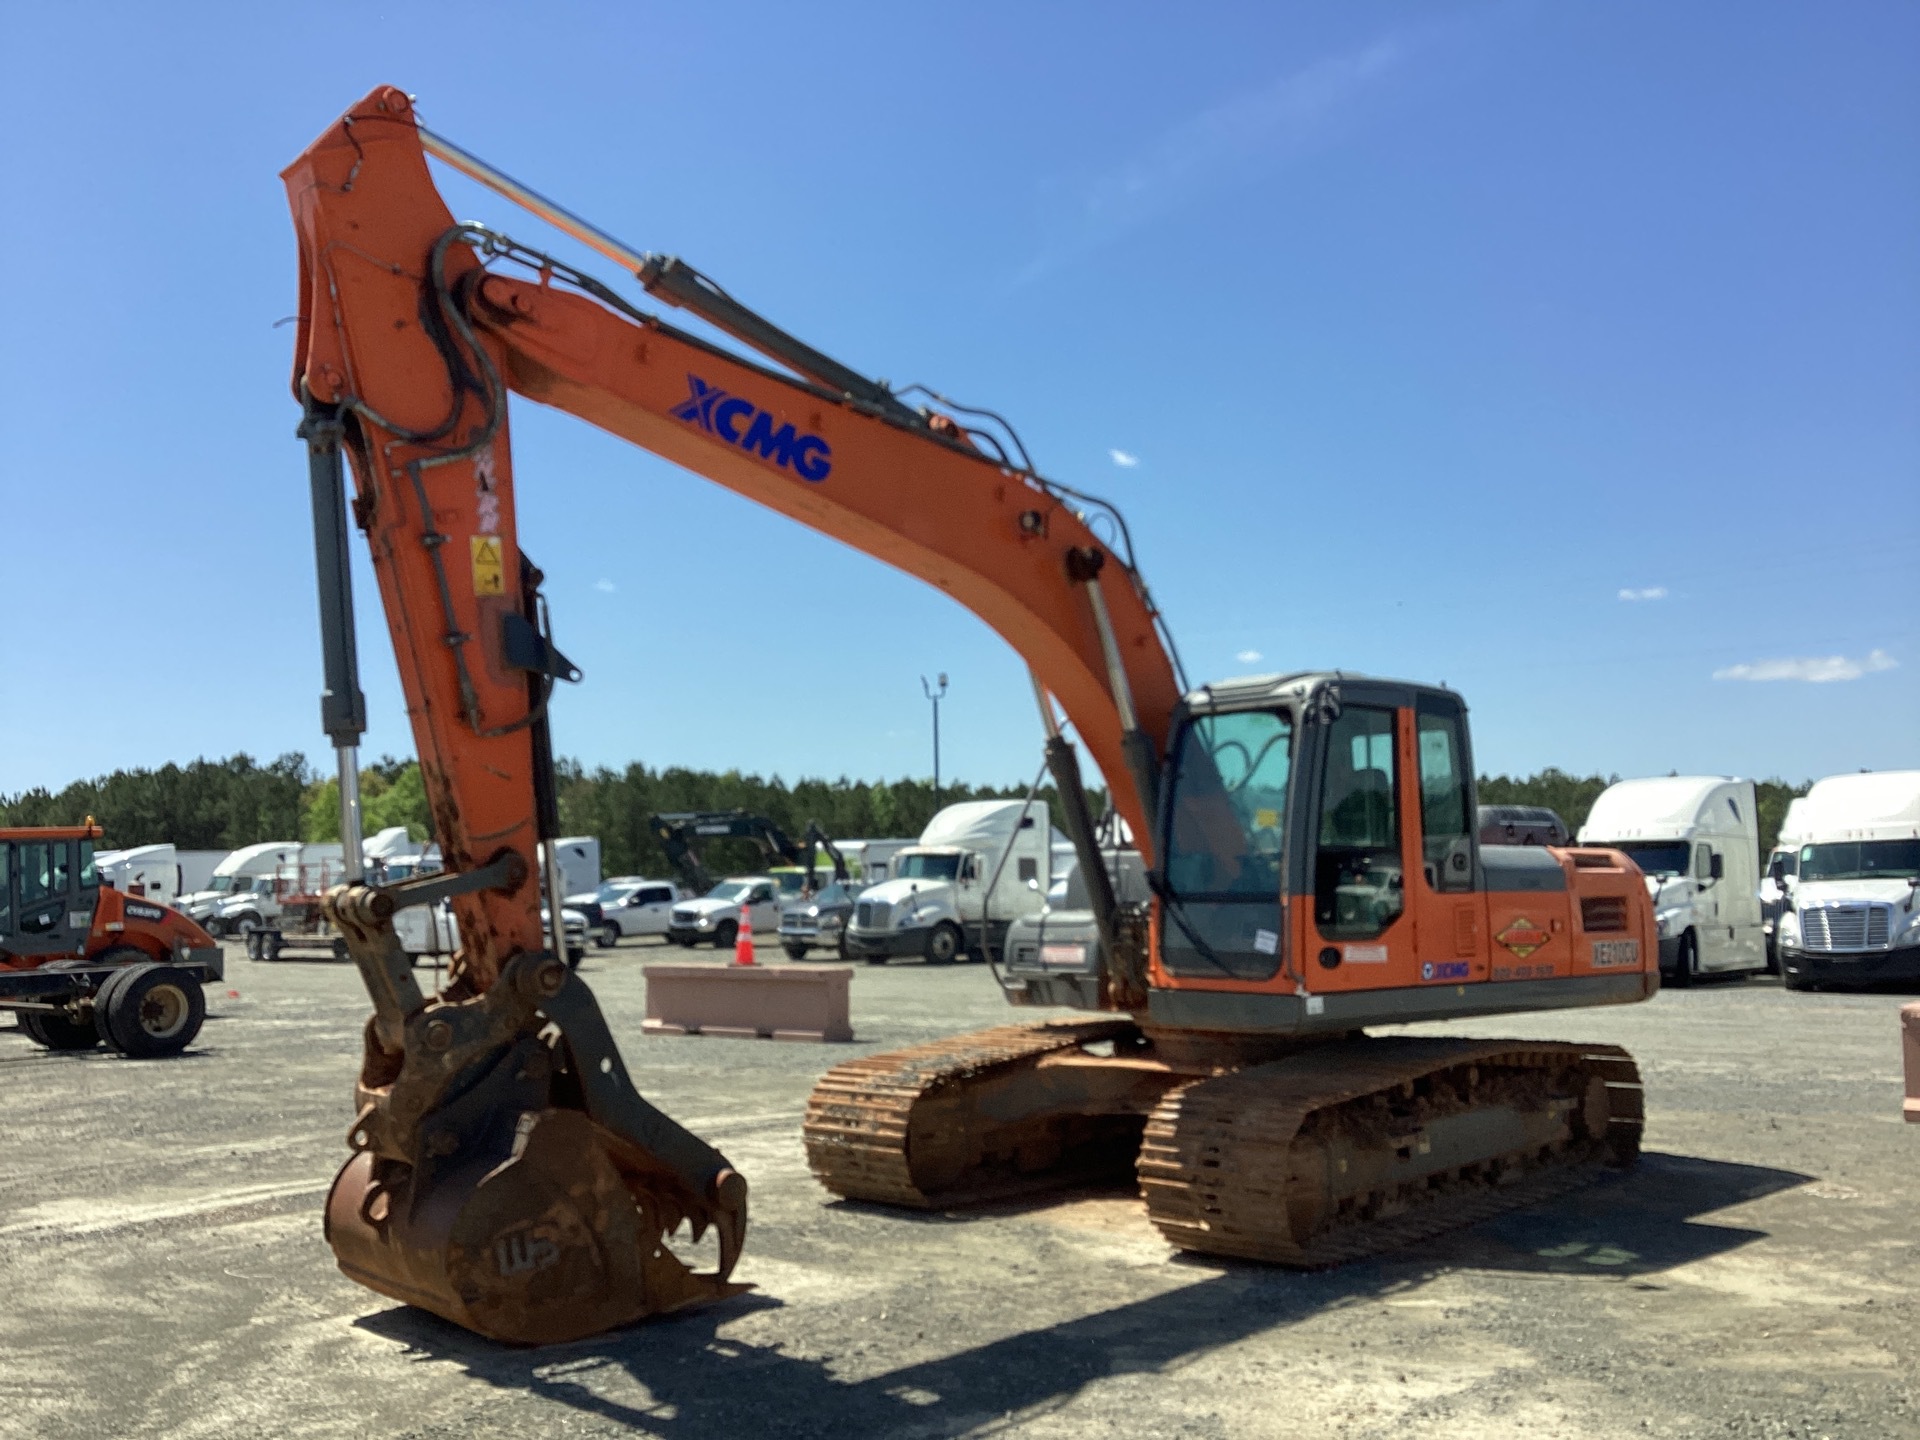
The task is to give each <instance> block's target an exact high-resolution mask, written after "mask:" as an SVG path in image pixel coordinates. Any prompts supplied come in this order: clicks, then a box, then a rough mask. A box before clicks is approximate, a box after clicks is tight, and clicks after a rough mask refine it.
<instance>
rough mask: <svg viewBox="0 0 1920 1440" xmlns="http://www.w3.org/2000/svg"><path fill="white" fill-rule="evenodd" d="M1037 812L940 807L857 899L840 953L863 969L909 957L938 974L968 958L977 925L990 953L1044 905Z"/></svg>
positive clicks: (1049, 834)
mask: <svg viewBox="0 0 1920 1440" xmlns="http://www.w3.org/2000/svg"><path fill="white" fill-rule="evenodd" d="M1052 851H1053V826H1052V825H1051V823H1049V819H1048V812H1047V807H1046V805H1045V804H1043V803H1041V802H1039V801H1035V802H1034V803H1033V804H1032V805H1031V806H1029V805H1027V804H1025V803H1024V802H1022V801H1019V800H969V801H966V802H965V803H964V804H960V805H949V806H947V808H946V809H944V810H942V811H941V812H940V813H939V814H938V815H935V816H934V817H933V819H932V820H930V821H929V822H928V823H927V828H926V829H925V830H923V831H922V832H921V834H920V839H919V841H918V842H917V843H916V844H914V845H911V846H909V847H908V848H906V849H904V850H902V851H900V852H899V853H898V854H896V855H894V856H893V857H892V860H891V863H890V867H889V870H890V873H889V877H888V878H887V879H886V880H883V881H882V882H881V883H879V884H878V885H871V886H869V887H868V888H867V889H865V890H863V891H861V892H860V896H859V898H858V899H857V900H856V901H855V902H854V907H853V918H852V920H851V921H850V922H849V923H848V925H847V928H846V932H845V933H846V943H845V948H846V954H847V956H848V958H849V959H851V958H853V957H855V956H858V957H859V958H861V959H863V960H865V961H867V963H869V964H871V965H884V964H886V963H887V961H888V960H890V959H892V958H894V957H895V956H899V955H919V956H922V957H923V958H924V959H925V960H926V961H927V962H928V963H929V964H932V965H946V964H951V963H952V962H953V961H954V960H955V959H957V958H959V956H961V955H962V954H965V953H967V952H968V951H970V950H977V949H978V947H979V944H980V939H981V922H982V921H983V920H984V921H985V922H986V932H987V936H986V938H987V943H988V944H989V945H990V946H991V947H992V948H993V950H994V951H995V952H996V953H998V952H999V951H1000V950H1001V949H1002V948H1003V947H1004V946H1005V944H1006V935H1007V927H1008V925H1010V924H1011V923H1012V922H1013V921H1014V920H1016V919H1018V918H1019V917H1020V916H1022V915H1030V914H1033V913H1035V912H1036V911H1038V910H1039V909H1040V907H1041V906H1042V905H1044V904H1045V903H1046V895H1047V887H1048V886H1049V885H1051V884H1052V883H1053V873H1052V860H1053V855H1052Z"/></svg>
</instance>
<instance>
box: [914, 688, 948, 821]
mask: <svg viewBox="0 0 1920 1440" xmlns="http://www.w3.org/2000/svg"><path fill="white" fill-rule="evenodd" d="M920 689H921V691H922V692H923V693H924V694H925V695H926V697H927V700H928V701H929V702H930V703H931V704H932V706H933V808H934V809H936V810H938V809H939V808H940V699H941V697H942V696H944V695H945V694H946V693H947V677H946V675H945V674H942V675H941V676H940V684H939V688H938V689H935V688H934V687H933V686H932V685H929V684H928V683H927V677H926V676H924V675H922V676H921V677H920Z"/></svg>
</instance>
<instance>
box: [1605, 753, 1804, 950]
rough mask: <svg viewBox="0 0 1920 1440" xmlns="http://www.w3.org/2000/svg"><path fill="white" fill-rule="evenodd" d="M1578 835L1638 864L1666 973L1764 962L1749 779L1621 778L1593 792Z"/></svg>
mask: <svg viewBox="0 0 1920 1440" xmlns="http://www.w3.org/2000/svg"><path fill="white" fill-rule="evenodd" d="M1580 843H1581V844H1582V845H1596V846H1602V847H1604V848H1606V849H1609V850H1620V851H1624V852H1625V853H1626V854H1627V856H1628V857H1629V858H1631V859H1632V860H1633V862H1634V864H1636V865H1638V866H1639V867H1640V869H1641V870H1642V871H1643V872H1645V874H1646V877H1647V892H1648V894H1650V895H1651V896H1652V897H1653V911H1654V918H1655V920H1656V921H1657V922H1658V924H1659V927H1660V969H1661V971H1662V972H1663V973H1664V974H1666V975H1667V976H1669V977H1671V978H1670V980H1669V983H1671V984H1674V985H1688V984H1691V983H1692V982H1693V981H1694V980H1695V979H1697V978H1698V977H1699V976H1702V975H1753V974H1758V973H1760V972H1762V971H1764V970H1765V969H1766V968H1767V947H1766V936H1765V932H1764V931H1763V930H1762V928H1761V919H1760V874H1759V871H1760V818H1759V815H1758V813H1757V812H1756V809H1755V804H1754V793H1753V782H1752V781H1751V780H1735V779H1731V778H1729V777H1727V776H1723V775H1669V776H1664V777H1661V778H1658V779H1650V780H1622V781H1621V782H1620V783H1619V784H1617V785H1611V786H1609V787H1608V788H1607V789H1606V790H1604V791H1602V792H1601V794H1600V798H1599V799H1598V800H1595V801H1594V802H1593V809H1592V810H1591V811H1589V812H1588V814H1587V822H1586V824H1584V825H1582V826H1581V827H1580Z"/></svg>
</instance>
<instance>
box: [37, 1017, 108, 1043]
mask: <svg viewBox="0 0 1920 1440" xmlns="http://www.w3.org/2000/svg"><path fill="white" fill-rule="evenodd" d="M20 1029H21V1030H22V1031H23V1032H25V1034H26V1037H27V1038H28V1039H29V1040H31V1041H33V1043H34V1044H36V1045H39V1046H42V1047H44V1048H46V1049H48V1050H91V1049H93V1047H94V1046H96V1045H98V1044H99V1043H100V1032H99V1031H98V1030H96V1029H94V1027H93V1024H92V1022H90V1021H80V1020H69V1019H68V1018H67V1017H66V1016H64V1015H35V1014H31V1013H29V1014H24V1015H22V1016H21V1017H20Z"/></svg>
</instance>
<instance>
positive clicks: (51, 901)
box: [5, 840, 100, 955]
mask: <svg viewBox="0 0 1920 1440" xmlns="http://www.w3.org/2000/svg"><path fill="white" fill-rule="evenodd" d="M8 848H9V849H10V850H11V851H12V854H11V856H10V857H9V858H10V861H11V863H10V865H9V866H8V869H9V870H10V872H11V874H10V885H11V893H12V906H11V909H12V922H11V928H12V934H11V935H10V936H8V937H6V940H5V945H6V948H7V949H9V950H11V951H12V952H13V953H14V954H16V955H78V954H81V953H83V952H84V951H85V950H86V947H87V935H88V932H90V931H91V930H92V929H93V911H94V906H95V905H96V904H97V903H98V902H99V899H100V879H99V876H98V875H97V874H96V873H95V872H94V868H93V842H92V841H90V840H22V841H16V842H14V843H12V844H11V845H10V846H9V847H8Z"/></svg>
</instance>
